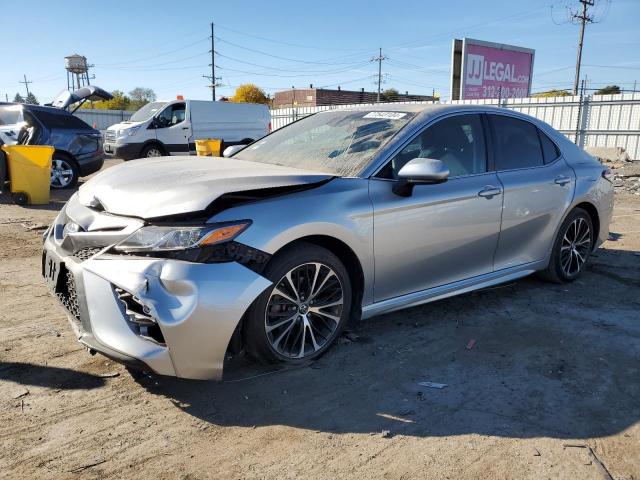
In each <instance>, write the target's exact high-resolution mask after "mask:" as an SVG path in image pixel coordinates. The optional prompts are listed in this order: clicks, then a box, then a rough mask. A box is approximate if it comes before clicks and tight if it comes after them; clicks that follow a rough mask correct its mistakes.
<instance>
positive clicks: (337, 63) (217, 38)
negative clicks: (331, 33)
mask: <svg viewBox="0 0 640 480" xmlns="http://www.w3.org/2000/svg"><path fill="white" fill-rule="evenodd" d="M216 40H218V41H219V42H222V43H226V44H227V45H232V46H234V47H236V48H240V49H242V50H247V51H249V52H253V53H258V54H260V55H265V56H267V57H271V58H277V59H278V60H286V61H288V62H296V63H306V64H310V65H349V64H350V63H352V62H315V61H311V60H300V59H296V58H288V57H282V56H279V55H273V54H271V53H268V52H263V51H262V50H256V49H255V48H249V47H245V46H243V45H239V44H237V43H234V42H230V41H229V40H224V39H222V38H220V37H216Z"/></svg>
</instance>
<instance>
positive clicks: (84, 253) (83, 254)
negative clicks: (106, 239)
mask: <svg viewBox="0 0 640 480" xmlns="http://www.w3.org/2000/svg"><path fill="white" fill-rule="evenodd" d="M103 248H104V247H84V248H81V249H80V250H78V251H77V252H75V253H74V254H73V257H74V258H77V259H78V260H80V261H81V262H84V261H85V260H89V259H90V258H91V257H93V256H94V255H95V254H97V253H98V252H100V250H102V249H103Z"/></svg>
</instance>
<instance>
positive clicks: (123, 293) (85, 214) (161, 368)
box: [42, 202, 271, 380]
mask: <svg viewBox="0 0 640 480" xmlns="http://www.w3.org/2000/svg"><path fill="white" fill-rule="evenodd" d="M70 204H71V202H70ZM66 210H67V211H65V210H63V212H61V214H60V215H59V216H58V218H57V219H56V222H55V223H54V225H53V226H52V227H51V228H50V229H49V230H48V231H47V233H46V234H45V238H44V249H43V260H42V273H43V276H44V277H45V279H47V282H48V283H49V286H50V288H51V290H52V293H54V294H55V296H56V297H58V298H59V299H60V301H61V303H62V304H63V305H64V306H65V308H66V310H67V314H68V317H69V320H70V323H71V325H72V328H73V330H74V332H75V334H76V337H77V339H78V341H79V342H80V343H82V344H83V345H85V346H86V347H88V348H89V349H91V350H95V351H97V352H100V353H102V354H104V355H106V356H107V357H110V358H112V359H114V360H117V361H119V362H122V363H128V364H134V365H142V366H146V367H148V368H149V369H151V370H153V371H154V372H156V373H158V374H162V375H171V376H177V377H181V378H193V379H216V380H219V379H221V378H222V372H223V364H224V358H225V354H226V351H227V347H228V345H229V341H230V339H231V337H232V335H233V332H234V330H235V329H236V327H237V325H238V323H239V322H240V320H241V318H242V316H243V315H244V313H245V311H246V310H247V308H249V306H250V305H251V303H252V302H253V301H254V300H255V298H256V297H257V296H258V295H260V293H262V291H264V290H265V289H266V288H267V287H268V286H269V285H270V283H271V282H270V281H269V280H267V279H265V278H264V277H262V276H260V275H259V274H257V273H255V272H254V271H252V270H250V269H248V268H247V267H245V266H243V265H241V264H239V263H236V262H225V263H211V264H205V263H191V262H185V261H180V260H172V259H159V258H143V257H128V256H120V255H112V254H109V253H107V250H108V249H109V248H108V246H109V245H113V243H115V242H114V241H113V240H115V239H116V238H117V237H120V236H122V237H123V236H124V235H128V234H129V233H130V231H131V230H135V229H136V228H139V225H132V224H131V223H130V222H134V223H135V222H136V221H138V220H132V219H128V218H124V217H114V216H108V215H107V214H104V213H101V212H95V211H93V210H90V209H88V208H87V207H84V206H81V205H80V204H79V203H77V202H75V203H74V204H73V205H72V208H71V209H69V208H67V209H66ZM68 210H71V211H68ZM107 216H108V217H109V218H108V219H107V218H100V217H107ZM69 222H74V223H76V224H78V225H79V226H80V229H81V231H79V232H73V233H67V234H66V236H65V235H64V233H65V232H64V231H65V225H66V224H67V223H69ZM109 222H111V224H109ZM114 222H116V223H119V224H121V225H118V226H114V225H112V224H113V223H114ZM107 224H109V225H107ZM105 225H107V226H106V227H105ZM120 226H122V228H121V229H120V230H118V228H119V227H120ZM101 227H102V228H101ZM118 232H120V233H119V234H118ZM105 237H107V238H105ZM105 241H109V242H110V243H108V244H106V245H99V244H100V243H104V242H105Z"/></svg>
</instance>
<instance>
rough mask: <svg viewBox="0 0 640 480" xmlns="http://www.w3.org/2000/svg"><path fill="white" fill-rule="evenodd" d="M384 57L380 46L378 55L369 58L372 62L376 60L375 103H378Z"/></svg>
mask: <svg viewBox="0 0 640 480" xmlns="http://www.w3.org/2000/svg"><path fill="white" fill-rule="evenodd" d="M386 59H387V57H384V56H383V55H382V47H380V50H379V53H378V56H377V57H373V58H372V59H371V61H372V62H378V100H377V102H376V103H380V89H381V87H382V61H383V60H386Z"/></svg>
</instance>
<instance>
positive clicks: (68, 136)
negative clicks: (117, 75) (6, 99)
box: [0, 86, 111, 188]
mask: <svg viewBox="0 0 640 480" xmlns="http://www.w3.org/2000/svg"><path fill="white" fill-rule="evenodd" d="M109 98H111V94H109V93H107V92H105V91H104V90H102V89H100V88H98V87H93V86H92V87H83V88H81V89H79V90H76V91H74V92H63V94H62V95H61V96H59V97H58V98H57V99H56V100H55V101H54V102H53V103H51V104H49V105H46V106H40V105H29V104H16V103H5V104H2V105H0V134H1V136H2V137H3V138H2V140H3V141H4V142H5V143H9V144H10V143H17V144H20V145H51V146H53V147H54V148H55V152H54V154H53V162H52V166H51V188H69V187H72V186H74V185H75V184H76V183H78V178H80V177H84V176H87V175H91V174H92V173H94V172H97V171H98V170H100V169H101V168H102V164H103V163H104V152H103V150H102V134H101V133H100V131H98V130H96V129H95V128H91V127H90V126H89V125H87V124H86V123H85V122H83V121H82V120H80V119H79V118H78V117H76V116H74V115H73V112H75V111H76V110H77V109H78V108H79V107H80V105H81V104H82V103H84V102H85V101H87V100H104V99H109ZM74 104H76V107H75V108H74V109H73V110H71V111H70V107H71V105H74Z"/></svg>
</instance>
